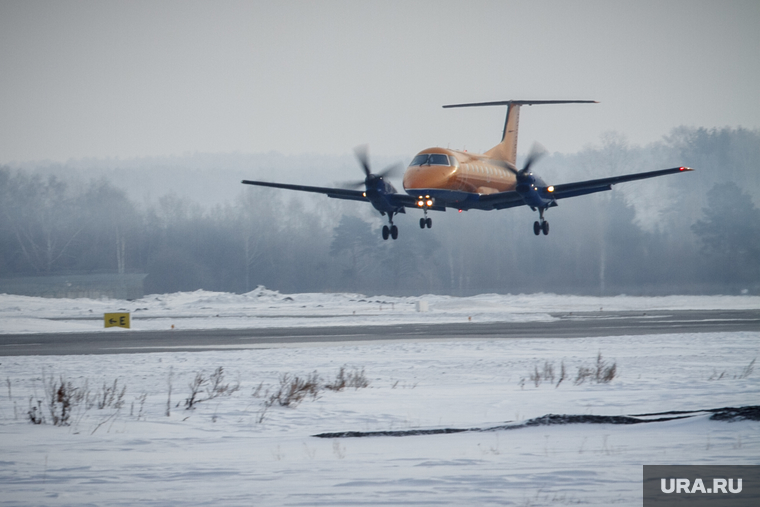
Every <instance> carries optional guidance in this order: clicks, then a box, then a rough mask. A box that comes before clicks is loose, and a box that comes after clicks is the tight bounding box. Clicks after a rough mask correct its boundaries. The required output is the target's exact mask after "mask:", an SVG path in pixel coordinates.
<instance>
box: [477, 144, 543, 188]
mask: <svg viewBox="0 0 760 507" xmlns="http://www.w3.org/2000/svg"><path fill="white" fill-rule="evenodd" d="M544 155H546V148H544V147H543V146H541V145H540V144H539V143H533V146H532V147H531V149H530V154H529V155H528V159H527V160H526V161H525V164H523V167H522V169H520V170H519V171H518V170H517V169H515V168H513V167H512V166H510V165H509V164H507V163H506V162H504V161H503V160H495V159H491V160H490V161H489V162H491V163H493V164H496V165H498V166H501V167H503V168H504V169H506V170H508V171H509V172H511V173H512V174H514V175H515V176H517V181H520V180H523V179H525V176H527V175H528V174H530V166H532V165H533V164H534V163H535V162H536V161H537V160H538V159H540V158H541V157H543V156H544Z"/></svg>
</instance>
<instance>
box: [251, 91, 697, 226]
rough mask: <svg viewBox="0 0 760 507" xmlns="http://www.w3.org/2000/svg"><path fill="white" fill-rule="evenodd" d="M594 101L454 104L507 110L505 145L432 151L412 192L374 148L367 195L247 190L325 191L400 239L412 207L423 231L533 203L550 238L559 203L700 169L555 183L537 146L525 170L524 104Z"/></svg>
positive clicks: (414, 171)
mask: <svg viewBox="0 0 760 507" xmlns="http://www.w3.org/2000/svg"><path fill="white" fill-rule="evenodd" d="M597 103H598V102H596V101H593V100H506V101H496V102H475V103H468V104H450V105H445V106H443V107H444V108H458V107H484V106H507V117H506V120H505V121H504V131H503V133H502V139H501V142H500V143H499V144H497V145H496V146H494V147H493V148H491V149H490V150H488V151H486V152H485V153H483V154H476V153H469V152H467V151H462V150H451V149H448V148H428V149H425V150H422V151H420V152H419V153H418V154H417V155H416V156H415V157H414V158H413V159H412V161H411V163H410V164H409V166H408V167H407V169H406V172H405V173H404V176H403V185H404V190H405V191H406V193H405V194H403V193H400V192H398V191H397V190H396V189H395V188H394V187H393V185H391V184H390V183H389V182H388V181H386V178H387V177H388V176H390V175H391V174H392V173H393V172H394V169H395V168H394V167H391V168H388V169H385V170H384V171H382V172H380V173H378V174H373V173H372V170H371V168H370V164H369V158H368V156H367V152H366V149H363V148H358V149H357V150H356V156H357V158H358V160H359V163H360V164H361V167H362V169H363V171H364V174H365V178H364V180H363V181H361V182H359V183H358V185H354V186H360V185H364V190H354V189H349V188H327V187H313V186H307V185H293V184H287V183H271V182H266V181H252V180H243V181H242V183H244V184H246V185H258V186H263V187H273V188H283V189H288V190H298V191H302V192H315V193H320V194H325V195H327V196H328V197H332V198H335V199H348V200H354V201H363V202H369V203H370V204H372V206H374V208H375V209H376V210H377V211H378V212H380V215H383V216H387V217H388V222H389V223H388V225H384V226H383V229H382V236H383V239H384V240H387V239H388V238H389V237H390V238H392V239H394V240H395V239H396V238H398V227H397V226H396V225H394V224H393V216H394V215H397V214H399V213H406V208H417V209H421V210H422V211H423V213H424V216H423V217H422V218H420V228H421V229H425V228H428V229H429V228H431V227H432V226H433V220H432V219H431V218H430V217H428V216H427V214H428V211H446V208H450V209H456V210H458V211H460V212H461V211H466V210H470V209H478V210H484V211H489V210H501V209H507V208H513V207H516V206H528V207H530V208H531V209H532V210H533V211H538V215H539V219H538V220H537V221H536V222H534V223H533V232H534V234H535V235H536V236H539V235H540V234H541V233H543V234H544V235H547V234H549V222H547V221H546V219H545V218H544V213H545V212H546V210H547V209H549V208H553V207H555V206H557V200H559V199H566V198H569V197H578V196H581V195H587V194H593V193H595V192H603V191H605V190H611V189H612V185H615V184H617V183H623V182H627V181H635V180H641V179H646V178H654V177H657V176H664V175H666V174H674V173H681V172H686V171H692V170H693V169H691V168H690V167H673V168H670V169H662V170H658V171H649V172H643V173H634V174H624V175H621V176H612V177H608V178H600V179H594V180H588V181H576V182H571V183H562V184H555V185H547V184H546V183H545V182H544V180H542V179H541V178H540V177H539V176H537V175H536V174H534V173H533V172H532V171H531V166H532V165H533V164H534V163H535V162H536V160H537V159H538V158H539V157H540V156H541V155H542V154H543V153H542V152H541V151H540V150H537V149H535V148H534V149H533V150H532V151H531V153H530V154H529V156H528V159H527V160H526V161H525V164H524V165H523V167H522V168H520V169H519V170H518V169H517V166H516V165H515V160H516V158H517V132H518V125H519V119H520V107H521V106H532V105H539V104H597Z"/></svg>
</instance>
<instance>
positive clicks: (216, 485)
mask: <svg viewBox="0 0 760 507" xmlns="http://www.w3.org/2000/svg"><path fill="white" fill-rule="evenodd" d="M259 294H260V295H259ZM288 297H289V298H291V299H292V301H290V300H286V299H287V298H288ZM362 299H364V301H360V300H362ZM418 299H419V298H385V297H384V298H364V297H361V296H354V295H340V294H335V295H305V294H303V295H290V296H285V295H280V294H277V293H272V292H269V291H264V290H260V291H257V292H254V293H251V294H249V295H243V296H236V295H230V294H217V293H191V294H177V295H166V296H160V297H157V296H152V297H148V298H145V299H143V300H140V301H135V302H114V301H89V300H68V301H67V300H43V299H35V298H19V297H17V296H0V332H4V333H9V332H19V331H21V330H26V331H27V332H29V331H50V330H51V329H50V328H46V326H51V325H53V326H54V325H57V324H58V323H60V322H65V323H67V324H70V325H71V326H84V327H86V328H87V329H90V330H92V331H93V332H94V331H98V330H100V329H99V326H102V321H95V320H92V321H89V320H82V321H80V320H76V318H78V317H92V318H93V319H94V318H95V317H94V316H93V314H97V313H103V312H105V311H118V310H120V309H122V308H124V309H127V310H129V311H133V312H134V310H135V309H136V308H147V310H141V312H144V314H143V315H144V320H142V319H140V318H139V317H135V320H134V322H135V327H137V325H138V324H140V325H141V324H142V323H144V324H145V325H146V326H148V325H151V326H152V325H154V324H155V323H157V322H162V323H161V325H164V324H166V323H169V322H170V321H173V322H176V325H191V323H192V325H193V326H197V327H200V328H203V327H220V326H219V323H220V322H222V323H223V324H224V321H229V322H233V321H236V320H237V319H239V320H241V321H244V320H245V319H246V318H247V319H250V320H251V321H252V322H254V323H253V324H252V325H254V326H257V325H258V326H262V325H265V324H264V323H263V322H270V323H272V324H270V325H313V323H314V322H325V321H330V325H334V324H336V323H339V322H344V321H350V322H351V323H355V322H356V321H355V319H357V318H361V319H364V320H365V321H366V322H368V323H376V324H380V323H381V322H383V321H382V320H380V319H379V317H378V315H379V314H380V312H385V313H383V314H382V315H383V316H387V315H394V317H393V319H392V320H393V321H394V323H403V322H413V321H414V322H417V321H422V322H431V321H434V322H441V321H442V320H443V319H460V320H461V319H466V318H467V317H470V316H472V317H473V320H475V319H484V320H485V319H491V320H500V319H502V320H508V319H531V318H551V317H549V315H548V313H549V312H553V311H584V310H594V311H598V310H599V308H600V307H603V308H604V309H609V310H620V309H636V310H646V309H666V308H680V309H689V308H733V309H738V308H757V307H758V302H759V301H758V298H753V297H740V298H707V297H705V298H692V297H688V298H675V297H674V298H625V297H620V298H604V299H599V298H577V297H566V296H561V297H560V296H552V295H536V296H493V295H490V296H478V297H475V298H445V297H437V296H436V297H432V296H430V297H427V298H424V299H425V300H426V301H428V302H429V305H430V311H429V312H427V313H418V312H416V311H415V303H416V301H417V300H418ZM153 302H155V303H153ZM381 304H382V305H383V306H384V308H383V309H382V310H380V308H379V306H380V305H381ZM386 305H389V306H390V308H388V307H386ZM117 307H118V308H117ZM304 307H305V308H304ZM90 311H92V313H90ZM354 311H355V312H356V315H354V313H353V312H354ZM141 312H138V314H139V313H141ZM315 312H317V313H315ZM373 312H374V313H373ZM391 312H392V313H391ZM217 314H219V315H220V317H215V315H217ZM133 315H135V314H134V313H133ZM223 315H225V316H229V318H228V319H227V318H225V317H224V316H223ZM261 315H268V316H267V317H265V318H260V317H261ZM308 315H311V317H307V316H308ZM314 315H318V316H314ZM255 317H259V319H257V318H255ZM51 318H62V319H65V320H63V321H59V320H50V319H51ZM98 318H101V317H98ZM15 319H18V321H16V320H15ZM163 319H166V320H163ZM385 319H387V317H385ZM420 319H421V320H420ZM20 321H25V323H24V324H21V325H20V324H19V322H20ZM384 322H386V323H387V320H384ZM230 325H238V324H230ZM146 328H147V327H146ZM71 330H73V329H71ZM117 332H129V331H123V330H122V331H117ZM758 344H760V331H758V332H756V333H754V332H753V333H712V334H711V333H704V334H690V335H684V334H681V335H657V336H630V337H611V338H604V337H602V338H579V339H530V340H527V339H526V340H504V341H499V340H468V341H452V340H449V341H440V342H436V341H425V342H412V343H398V342H389V343H377V342H373V343H367V344H356V343H353V344H348V345H347V344H325V345H317V346H304V347H288V348H269V349H251V350H245V351H217V352H199V353H153V354H123V355H98V356H55V357H53V356H35V357H31V356H22V357H0V381H2V383H3V384H2V386H1V387H2V390H0V492H1V494H0V505H14V506H15V505H136V504H140V505H215V506H218V505H378V504H383V505H399V506H405V505H416V504H427V505H519V506H528V505H567V504H579V503H580V504H590V505H611V504H616V505H641V476H642V465H644V464H760V458H759V456H760V422H758V421H747V420H744V421H737V422H721V421H714V420H710V419H709V414H698V415H696V416H694V417H691V418H688V419H682V420H674V421H669V422H660V423H647V424H637V425H625V426H620V425H611V424H602V425H594V424H575V425H565V426H537V427H529V428H522V429H515V430H502V431H489V432H465V433H455V434H441V435H427V436H406V437H369V438H341V439H321V438H315V437H314V436H313V435H315V434H318V433H324V432H341V431H363V432H371V431H388V430H412V429H435V428H475V427H478V428H483V427H492V426H499V425H503V424H504V423H505V422H507V421H514V422H520V421H526V420H529V419H532V418H536V417H540V416H543V415H546V414H594V415H633V414H642V413H652V412H665V411H673V410H700V409H711V408H719V407H726V406H745V405H758V404H760V374H759V373H758V371H756V370H758V368H754V369H753V368H752V367H751V361H752V359H753V358H755V357H757V356H758V355H760V354H758V352H759V351H760V346H758ZM599 353H601V354H602V357H603V359H604V361H606V362H607V365H611V364H613V363H614V364H615V365H616V366H617V374H616V376H615V378H614V379H613V380H612V381H611V382H610V383H595V382H584V383H582V384H580V385H575V384H574V382H573V380H574V379H575V377H576V374H577V372H578V369H579V367H584V366H587V367H593V366H595V364H596V359H597V355H598V354H599ZM547 363H548V364H549V365H551V366H552V367H553V371H554V374H555V378H554V381H553V382H548V381H544V382H542V383H541V384H540V385H538V386H536V383H535V382H534V381H533V380H531V374H532V373H535V371H536V369H538V370H539V371H540V372H543V371H544V370H545V365H546V364H547ZM562 364H564V365H565V368H566V371H567V372H568V378H567V379H566V380H564V381H563V382H562V383H560V384H559V386H556V384H557V382H558V379H559V374H560V370H561V366H562ZM344 365H345V366H346V367H347V371H349V372H354V371H361V370H362V369H363V370H364V373H365V376H366V378H367V379H368V380H369V382H370V384H369V386H368V387H366V388H362V389H353V388H349V389H345V390H343V391H340V392H333V391H330V390H326V389H323V390H321V391H320V392H319V395H318V396H317V398H316V399H312V398H311V397H307V398H306V399H304V400H303V401H302V402H301V403H300V404H297V405H296V406H290V407H282V406H279V405H278V404H276V403H275V404H274V405H272V406H271V407H269V408H267V406H266V405H267V403H266V401H267V400H268V396H267V395H266V393H267V392H268V393H269V396H271V394H272V393H274V392H275V391H276V390H277V389H278V387H279V386H280V379H281V378H282V375H284V374H290V375H291V377H292V376H293V375H298V376H300V377H301V378H304V377H306V376H308V375H309V374H312V373H313V372H315V371H316V372H318V375H319V376H320V377H321V381H322V383H325V382H330V381H334V379H335V377H336V375H337V372H338V370H339V368H340V367H341V366H344ZM219 366H222V367H223V368H224V373H225V383H231V384H232V385H236V384H237V383H239V385H240V388H239V389H238V390H237V391H235V392H233V393H232V394H231V395H222V396H219V397H216V398H214V399H212V400H208V401H204V402H202V403H199V404H197V405H196V406H195V408H194V409H192V410H187V409H185V407H184V402H185V400H186V398H188V396H189V395H190V386H189V385H190V383H191V382H192V381H193V379H194V378H195V377H196V374H197V373H201V374H203V375H204V376H206V377H208V376H209V375H211V374H212V373H213V372H214V370H215V369H216V368H217V367H219ZM61 378H63V379H64V380H65V381H66V382H71V387H73V388H74V389H78V392H80V393H83V392H89V393H90V394H91V395H92V396H94V395H98V394H100V395H102V394H103V392H104V390H105V389H104V388H105V387H106V386H108V387H111V386H113V383H114V381H115V380H116V381H118V385H117V393H119V392H121V389H122V386H126V391H125V394H124V397H123V401H124V404H123V406H122V407H121V408H118V409H117V408H114V405H116V404H117V403H115V402H113V403H111V406H110V407H106V408H104V409H98V408H97V406H93V407H91V408H89V409H88V408H87V407H86V406H85V403H84V402H82V403H80V404H78V405H76V406H74V407H73V408H72V411H71V415H70V420H69V422H70V425H69V426H63V427H61V426H54V425H53V424H52V415H51V413H50V411H49V409H48V408H47V407H46V404H47V402H48V401H49V400H50V399H51V397H50V396H49V395H46V385H49V383H50V381H51V380H52V381H53V382H56V383H58V382H60V379H61ZM170 386H171V387H170ZM169 399H171V403H170V404H169V412H170V413H169V415H168V416H167V415H166V412H167V401H168V400H169ZM37 400H42V401H43V406H42V408H43V411H42V413H43V415H44V416H45V419H46V421H45V424H41V425H34V424H32V423H31V422H30V420H29V416H28V412H29V410H30V403H31V404H32V405H36V404H37ZM143 400H144V401H143ZM59 409H60V404H59ZM59 415H60V412H59Z"/></svg>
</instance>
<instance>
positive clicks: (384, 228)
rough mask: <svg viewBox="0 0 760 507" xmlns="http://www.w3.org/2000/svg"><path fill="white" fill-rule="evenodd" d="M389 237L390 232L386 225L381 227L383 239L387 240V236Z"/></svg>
mask: <svg viewBox="0 0 760 507" xmlns="http://www.w3.org/2000/svg"><path fill="white" fill-rule="evenodd" d="M390 235H391V230H390V229H389V228H388V226H387V225H384V226H383V239H384V240H385V239H388V236H390Z"/></svg>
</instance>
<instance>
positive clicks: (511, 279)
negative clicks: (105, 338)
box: [0, 127, 760, 295]
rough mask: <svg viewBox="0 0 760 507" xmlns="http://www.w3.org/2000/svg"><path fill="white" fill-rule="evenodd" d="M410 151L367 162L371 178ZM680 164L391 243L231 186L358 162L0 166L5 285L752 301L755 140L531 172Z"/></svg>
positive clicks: (406, 221) (318, 198) (342, 177)
mask: <svg viewBox="0 0 760 507" xmlns="http://www.w3.org/2000/svg"><path fill="white" fill-rule="evenodd" d="M412 155H413V154H408V155H406V156H404V155H402V156H398V157H372V154H371V153H370V156H371V161H372V163H373V167H374V168H375V169H376V170H380V169H382V167H384V166H386V165H388V164H391V163H394V162H402V163H404V164H406V163H408V162H409V160H410V159H411V156H412ZM519 162H520V161H519V160H518V163H519ZM679 165H688V166H690V167H693V168H695V169H696V170H695V171H694V172H691V173H682V174H675V175H669V176H664V177H660V178H656V179H650V180H644V181H640V182H631V183H625V184H620V185H617V186H615V187H613V190H612V191H610V192H603V193H599V194H594V195H591V196H584V197H577V198H572V199H565V200H561V201H559V206H558V207H556V208H552V209H550V210H549V211H548V212H547V214H546V218H547V220H548V221H549V222H550V223H551V233H550V234H549V235H548V236H540V237H536V236H534V234H533V230H532V223H533V221H534V220H536V219H537V213H535V212H532V211H531V210H530V209H529V208H527V207H521V208H513V209H509V210H503V211H491V212H482V211H477V210H471V211H468V212H463V213H457V212H456V211H452V210H449V211H446V212H445V213H440V212H431V213H430V216H431V217H432V218H433V228H432V229H425V230H420V228H419V225H418V219H419V218H420V216H421V212H419V211H418V210H408V213H407V214H406V215H400V216H398V217H396V219H395V223H396V224H397V225H398V227H399V230H400V234H399V239H398V240H396V241H392V240H388V241H383V240H382V238H381V235H380V228H381V227H382V225H383V224H384V223H385V222H384V220H385V219H384V218H383V217H381V216H380V215H379V214H378V213H377V212H376V211H375V210H374V208H372V206H371V205H370V204H369V203H366V204H365V203H357V202H351V201H339V200H335V199H330V198H327V197H326V196H322V195H312V194H304V193H300V192H291V191H286V190H278V189H268V188H257V187H249V186H245V185H241V184H240V180H241V179H244V178H249V179H257V178H258V179H267V180H271V181H280V182H288V183H307V184H318V185H334V184H336V183H339V182H341V181H347V180H356V179H359V177H360V176H361V172H360V168H359V166H358V163H357V162H356V160H355V159H354V157H353V155H352V154H345V155H342V156H329V155H320V156H317V155H300V156H285V155H281V154H278V153H267V154H254V155H247V154H239V153H237V154H188V155H185V156H179V157H162V158H141V159H125V160H120V159H87V160H79V161H71V162H69V163H67V164H51V163H48V164H46V163H36V164H24V165H15V166H4V167H2V168H0V192H1V193H2V196H0V208H2V209H1V210H0V235H1V239H0V276H2V277H6V278H7V277H22V276H48V275H55V274H71V273H77V274H91V273H147V274H148V276H147V277H146V279H145V291H146V293H165V292H172V291H187V290H196V289H206V290H216V291H230V292H245V291H249V290H252V289H253V288H255V287H256V286H258V285H264V286H266V287H268V288H271V289H276V290H280V291H283V292H310V291H327V292H329V291H355V292H361V293H365V294H381V293H383V294H398V295H404V294H410V295H411V294H422V293H441V294H456V295H464V294H473V293H485V292H496V293H513V294H514V293H525V292H551V293H561V294H564V293H573V294H593V295H616V294H629V295H661V294H716V293H721V294H742V293H752V294H757V293H760V211H758V208H757V203H758V198H759V197H760V131H758V130H747V129H742V128H737V129H732V128H724V129H713V130H706V129H696V128H687V127H681V128H677V129H674V130H673V131H672V132H671V133H670V134H669V135H667V136H665V137H663V138H662V139H661V140H660V141H658V142H655V143H650V144H648V145H646V146H638V145H634V144H631V143H629V142H627V141H626V139H625V137H624V136H622V135H620V134H616V133H614V132H613V133H607V134H605V135H604V136H602V138H601V139H600V140H599V141H598V142H597V143H596V144H595V145H589V146H587V147H586V148H585V149H584V150H582V151H580V152H577V153H571V154H561V153H553V154H549V155H547V156H546V157H544V158H543V159H541V160H540V161H539V162H538V163H537V164H536V166H534V167H535V172H536V173H538V174H540V175H541V176H542V177H543V178H544V179H545V180H546V181H547V183H549V184H557V183H564V182H570V181H577V180H583V179H590V178H601V177H606V176H613V175H618V174H624V173H628V172H643V171H648V170H656V169H664V168H667V167H673V166H679ZM397 188H399V189H400V188H401V184H400V182H399V183H398V184H397Z"/></svg>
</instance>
